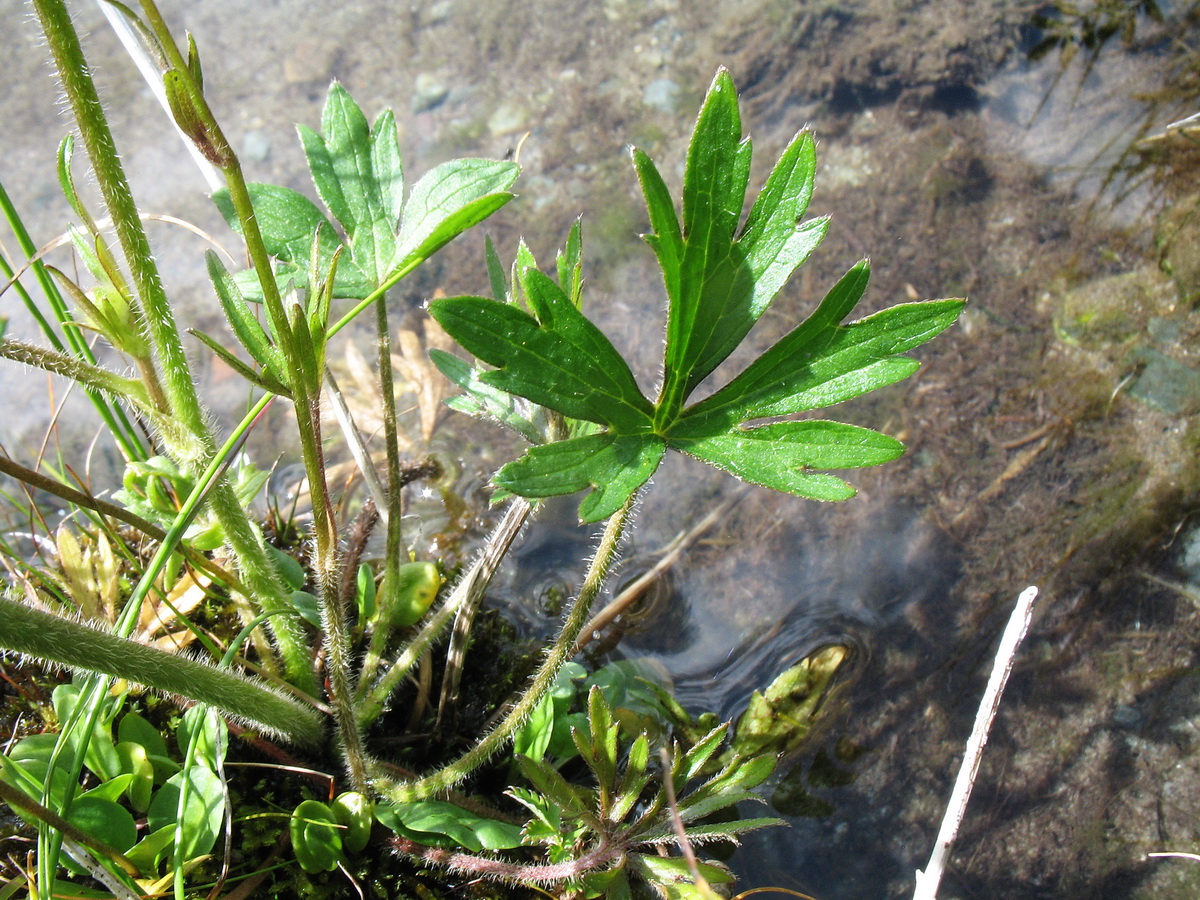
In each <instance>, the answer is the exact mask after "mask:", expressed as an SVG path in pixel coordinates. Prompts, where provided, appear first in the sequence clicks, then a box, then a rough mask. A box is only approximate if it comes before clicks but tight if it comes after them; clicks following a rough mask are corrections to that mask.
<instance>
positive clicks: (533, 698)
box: [375, 492, 637, 803]
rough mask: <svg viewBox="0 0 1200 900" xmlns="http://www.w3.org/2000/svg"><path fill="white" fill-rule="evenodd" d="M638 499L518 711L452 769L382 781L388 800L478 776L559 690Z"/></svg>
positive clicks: (423, 794)
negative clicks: (560, 676) (565, 666)
mask: <svg viewBox="0 0 1200 900" xmlns="http://www.w3.org/2000/svg"><path fill="white" fill-rule="evenodd" d="M636 499H637V492H634V493H633V494H631V495H630V496H629V498H628V499H627V500H626V501H625V503H624V505H623V506H622V507H621V508H620V509H619V510H617V511H616V512H615V513H613V515H612V517H611V518H609V520H608V523H607V525H605V528H604V534H603V535H602V536H601V538H600V546H599V547H598V548H597V549H596V555H595V556H594V557H592V562H591V565H590V566H588V571H587V575H586V576H585V577H584V579H583V585H582V586H581V587H580V589H579V596H578V597H576V599H575V603H574V604H573V605H572V606H571V611H570V612H569V613H568V614H567V618H566V621H565V622H564V623H563V627H562V631H561V632H560V633H559V635H558V638H557V639H556V640H555V642H554V644H553V645H552V646H551V647H550V650H549V651H548V652H547V653H546V658H545V660H543V662H542V664H541V666H540V667H539V668H538V670H537V672H536V673H535V674H534V676H533V680H532V681H531V682H530V684H529V687H528V688H526V690H525V691H524V692H523V693H522V694H521V697H520V699H518V700H517V702H516V703H515V704H514V705H513V707H512V709H510V710H509V711H508V714H507V715H505V717H504V718H503V719H502V720H501V721H500V723H499V724H497V725H496V727H495V728H494V729H492V731H490V732H489V733H488V735H487V736H486V737H484V738H483V740H481V741H480V742H479V743H478V744H476V745H475V746H474V747H473V748H472V749H471V750H469V751H468V752H467V753H465V754H463V755H462V756H461V757H459V758H458V759H457V760H455V761H454V762H452V763H450V764H449V765H448V766H445V767H444V768H442V769H440V770H438V771H437V772H434V773H432V774H430V775H427V776H425V777H424V778H421V779H420V780H418V781H415V782H411V783H404V782H397V781H395V780H393V779H391V778H386V777H384V778H379V779H377V780H376V782H375V786H376V788H377V789H378V790H379V792H380V793H381V794H382V795H383V796H384V797H386V798H387V799H389V800H391V801H393V802H397V803H407V802H412V801H416V800H423V799H426V798H428V797H431V796H433V795H434V794H437V793H438V792H440V791H444V790H446V789H447V788H450V787H453V786H454V785H456V784H458V783H459V782H460V781H462V780H463V779H464V778H466V777H467V776H468V775H470V774H471V773H472V772H473V771H475V770H476V769H477V768H479V767H480V766H481V765H483V764H484V763H485V762H487V761H488V760H489V759H491V758H492V756H493V755H494V754H496V753H497V752H498V751H499V750H500V749H501V748H502V747H503V746H504V744H505V743H507V741H508V740H509V739H510V738H511V737H512V735H513V733H514V732H515V731H516V730H517V729H518V728H520V727H521V725H523V724H524V723H525V721H526V719H528V718H529V715H530V713H532V712H533V710H534V709H535V708H536V707H537V705H538V704H539V703H541V701H542V698H543V697H544V696H545V694H546V692H547V691H548V690H550V688H551V686H552V685H553V684H554V679H555V678H556V677H557V676H558V671H559V669H561V668H562V667H563V664H564V663H566V662H567V660H569V659H570V658H571V654H572V652H573V650H574V647H575V640H576V638H578V637H579V633H580V632H581V631H582V630H583V626H584V625H585V624H586V623H587V620H588V614H589V612H590V611H591V607H592V602H593V601H594V600H595V599H596V596H597V595H598V594H599V593H600V589H601V588H602V587H603V586H604V581H605V579H606V578H607V577H608V573H609V570H610V569H611V568H612V565H613V563H614V562H615V561H616V558H617V551H618V549H619V547H620V543H621V537H622V535H624V533H625V524H626V522H627V521H628V520H629V515H630V512H631V511H632V509H633V505H634V503H635V501H636Z"/></svg>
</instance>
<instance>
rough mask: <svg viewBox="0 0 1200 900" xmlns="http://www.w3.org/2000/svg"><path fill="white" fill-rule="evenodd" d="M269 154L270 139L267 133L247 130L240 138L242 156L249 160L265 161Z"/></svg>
mask: <svg viewBox="0 0 1200 900" xmlns="http://www.w3.org/2000/svg"><path fill="white" fill-rule="evenodd" d="M270 155H271V141H270V139H269V138H268V137H267V135H266V134H265V133H264V132H262V131H259V130H258V129H255V130H254V131H247V132H246V136H245V137H243V138H242V157H243V158H244V159H247V160H249V161H250V162H266V160H267V157H269V156H270Z"/></svg>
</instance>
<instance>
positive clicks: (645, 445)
mask: <svg viewBox="0 0 1200 900" xmlns="http://www.w3.org/2000/svg"><path fill="white" fill-rule="evenodd" d="M664 452H666V444H665V443H664V441H663V440H662V438H660V437H658V436H657V435H652V434H643V435H632V436H621V435H617V434H615V433H613V432H611V431H607V432H603V433H600V434H589V435H585V436H584V437H577V438H571V439H570V440H566V441H558V442H556V443H553V444H543V445H541V446H540V447H532V448H530V449H529V450H528V451H526V453H525V455H524V456H522V457H521V458H520V459H518V460H516V461H515V462H511V463H509V464H508V465H506V466H505V467H504V468H502V469H501V470H500V471H499V472H497V473H496V476H495V478H494V479H493V481H494V482H495V483H496V484H497V485H498V486H499V487H502V488H504V489H506V490H508V491H511V492H512V493H514V494H519V495H520V496H522V497H537V498H540V497H556V496H559V495H561V494H573V493H575V492H576V491H582V490H583V489H585V488H588V487H591V488H594V490H593V491H592V493H591V494H589V495H588V496H587V498H586V499H585V500H584V501H583V505H582V506H581V507H580V509H579V515H580V518H582V519H583V521H585V522H598V521H600V520H601V519H605V518H608V517H609V516H611V515H612V514H613V513H614V512H616V511H617V510H618V509H620V508H621V505H622V504H623V503H624V502H625V501H626V500H627V499H628V498H629V495H630V494H632V493H633V492H634V491H636V490H637V489H638V488H639V487H641V486H642V485H643V484H645V483H646V480H647V479H648V478H649V477H650V476H651V475H653V474H654V471H655V469H657V468H658V464H659V462H661V461H662V456H663V453H664Z"/></svg>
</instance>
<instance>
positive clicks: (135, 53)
mask: <svg viewBox="0 0 1200 900" xmlns="http://www.w3.org/2000/svg"><path fill="white" fill-rule="evenodd" d="M97 3H98V5H99V6H100V10H101V11H102V12H103V13H104V18H106V19H108V24H109V25H111V26H112V30H113V32H114V33H115V34H116V35H117V39H118V40H120V42H121V46H122V47H124V48H125V52H126V53H128V54H129V58H130V59H131V60H133V64H134V65H135V66H137V70H138V71H139V72H140V73H141V75H142V78H144V79H145V80H146V84H147V85H148V86H149V88H150V93H152V94H153V95H154V97H155V99H156V100H158V103H159V105H160V106H162V108H163V110H164V111H165V112H166V114H167V120H168V121H169V122H170V123H171V125H172V126H173V127H174V129H175V131H176V133H177V134H178V135H179V138H180V140H182V141H183V145H184V146H185V147H187V151H188V153H189V154H190V155H191V157H192V160H193V161H194V162H195V163H196V167H197V168H198V169H199V170H200V174H201V175H202V176H204V181H205V182H206V183H207V184H208V189H209V190H210V191H215V190H217V189H218V188H221V187H223V186H224V184H225V181H224V179H222V178H221V176H220V175H219V174H218V173H217V170H216V168H215V167H214V166H213V165H212V163H210V162H209V161H208V160H207V159H205V158H204V155H203V154H202V153H201V152H200V151H199V150H198V149H197V148H196V145H195V144H194V143H192V140H191V138H189V137H188V136H187V135H186V134H184V133H183V131H182V130H181V129H180V127H179V126H178V125H176V124H175V116H174V115H173V114H172V113H171V104H170V103H168V102H167V90H166V88H164V87H163V73H162V71H161V70H160V69H159V67H158V65H157V64H156V63H155V62H154V60H153V59H152V58H151V57H150V54H149V53H147V52H146V48H145V47H144V46H143V45H142V39H141V38H140V37H139V36H138V34H137V33H136V32H135V31H134V30H133V27H132V26H131V25H130V24H129V21H128V20H127V19H126V18H125V14H124V13H122V12H120V11H119V10H117V9H116V8H115V7H114V6H113V5H112V4H111V3H105V2H104V0H97Z"/></svg>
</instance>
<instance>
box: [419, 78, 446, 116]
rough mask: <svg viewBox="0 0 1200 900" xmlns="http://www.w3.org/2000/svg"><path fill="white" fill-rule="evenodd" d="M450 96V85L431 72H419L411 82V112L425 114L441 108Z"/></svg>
mask: <svg viewBox="0 0 1200 900" xmlns="http://www.w3.org/2000/svg"><path fill="white" fill-rule="evenodd" d="M448 96H450V85H448V84H446V83H445V82H444V81H442V80H441V79H440V78H438V77H437V76H436V75H434V74H433V73H432V72H421V73H420V74H419V75H417V77H416V80H415V81H414V82H413V95H412V109H413V112H418V113H419V112H427V111H429V110H431V109H434V108H435V107H438V106H441V104H443V103H444V102H446V98H447V97H448Z"/></svg>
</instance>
